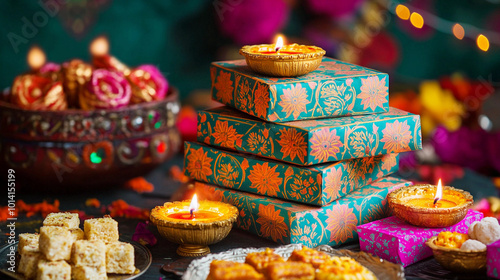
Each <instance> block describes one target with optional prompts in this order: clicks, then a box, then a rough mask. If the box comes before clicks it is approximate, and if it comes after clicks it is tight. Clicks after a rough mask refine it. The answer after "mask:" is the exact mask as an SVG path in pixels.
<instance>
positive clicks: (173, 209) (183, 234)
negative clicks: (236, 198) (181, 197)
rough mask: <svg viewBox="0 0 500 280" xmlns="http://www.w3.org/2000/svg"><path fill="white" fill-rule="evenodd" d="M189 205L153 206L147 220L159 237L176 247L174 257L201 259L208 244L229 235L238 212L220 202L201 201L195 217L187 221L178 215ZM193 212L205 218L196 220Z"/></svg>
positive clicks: (183, 202) (184, 215) (177, 203)
mask: <svg viewBox="0 0 500 280" xmlns="http://www.w3.org/2000/svg"><path fill="white" fill-rule="evenodd" d="M190 202H191V201H177V202H167V203H165V204H164V205H163V206H156V207H155V208H154V209H153V210H152V211H151V216H150V219H151V222H153V224H155V225H156V226H157V227H158V231H159V232H160V234H161V235H162V236H163V237H165V238H166V239H168V240H169V241H171V242H174V243H177V244H180V246H179V247H178V248H177V254H179V255H181V256H185V257H199V256H204V255H207V254H208V253H210V248H209V247H208V245H210V244H214V243H217V242H219V241H221V240H222V239H224V238H225V237H226V236H227V235H228V234H229V232H230V231H231V228H232V226H233V223H234V222H235V221H236V218H237V217H238V209H237V208H236V207H234V206H232V205H229V204H226V203H223V202H216V201H201V202H200V204H199V208H198V210H197V211H196V212H195V214H194V215H195V218H194V219H189V216H187V217H186V214H182V213H186V211H189V207H190ZM187 213H189V212H187ZM196 213H200V214H202V215H205V214H208V215H206V216H204V217H202V218H200V219H197V218H196ZM187 215H189V214H187ZM191 215H192V214H191ZM184 218H186V219H184Z"/></svg>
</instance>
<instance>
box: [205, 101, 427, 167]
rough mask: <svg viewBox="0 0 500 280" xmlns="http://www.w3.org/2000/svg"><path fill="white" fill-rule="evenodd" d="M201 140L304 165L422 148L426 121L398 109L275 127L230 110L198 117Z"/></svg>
mask: <svg viewBox="0 0 500 280" xmlns="http://www.w3.org/2000/svg"><path fill="white" fill-rule="evenodd" d="M197 139H198V141H200V142H204V143H206V144H209V145H214V146H220V147H224V148H228V149H232V150H237V151H242V152H247V153H252V154H257V155H259V156H263V157H267V158H272V159H276V160H280V161H285V162H290V163H294V164H298V165H312V164H318V163H327V162H333V161H338V160H345V159H351V158H361V157H372V156H376V155H382V154H388V153H400V152H406V151H412V150H419V149H421V148H422V137H421V131H420V117H419V116H418V115H414V114H411V113H408V112H405V111H402V110H399V109H396V108H390V110H389V111H388V112H386V113H381V114H372V115H360V116H349V117H338V118H329V119H317V120H304V121H293V122H285V123H269V122H264V121H262V120H259V119H256V118H253V117H251V116H249V115H247V114H244V113H242V112H239V111H237V110H235V109H232V108H229V107H227V106H224V107H219V108H214V109H210V110H205V111H201V112H199V113H198V132H197Z"/></svg>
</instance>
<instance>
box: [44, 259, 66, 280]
mask: <svg viewBox="0 0 500 280" xmlns="http://www.w3.org/2000/svg"><path fill="white" fill-rule="evenodd" d="M36 279H37V280H71V266H70V265H69V264H68V263H67V262H65V261H55V262H51V261H47V260H40V261H39V262H38V269H37V274H36Z"/></svg>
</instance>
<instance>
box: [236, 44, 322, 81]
mask: <svg viewBox="0 0 500 280" xmlns="http://www.w3.org/2000/svg"><path fill="white" fill-rule="evenodd" d="M240 54H241V55H243V56H244V57H245V60H246V62H247V65H248V67H250V69H252V70H253V71H255V72H257V73H259V74H263V75H268V76H274V77H296V76H301V75H305V74H307V73H309V72H311V71H314V70H316V68H318V66H319V65H320V64H321V60H322V58H323V56H324V55H325V54H326V52H325V50H323V49H322V48H320V47H316V46H306V45H298V44H288V45H287V44H284V42H283V37H282V36H278V38H277V40H276V43H275V44H261V45H252V46H244V47H242V48H241V49H240Z"/></svg>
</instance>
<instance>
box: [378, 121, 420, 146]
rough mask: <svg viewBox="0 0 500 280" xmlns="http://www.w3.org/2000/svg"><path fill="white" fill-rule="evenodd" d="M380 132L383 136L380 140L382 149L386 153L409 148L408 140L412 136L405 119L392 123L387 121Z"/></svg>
mask: <svg viewBox="0 0 500 280" xmlns="http://www.w3.org/2000/svg"><path fill="white" fill-rule="evenodd" d="M382 133H383V135H384V137H383V138H382V140H380V142H382V143H384V149H386V150H387V152H388V153H392V152H394V151H398V150H405V149H409V143H410V140H411V139H412V138H413V136H411V132H410V126H409V125H408V124H407V121H404V122H399V121H398V120H396V121H395V122H394V123H388V124H387V125H386V127H385V129H384V130H382Z"/></svg>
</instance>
